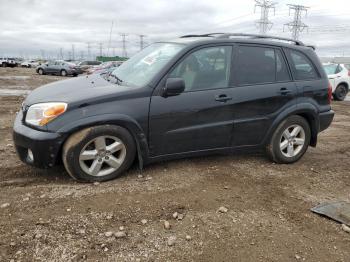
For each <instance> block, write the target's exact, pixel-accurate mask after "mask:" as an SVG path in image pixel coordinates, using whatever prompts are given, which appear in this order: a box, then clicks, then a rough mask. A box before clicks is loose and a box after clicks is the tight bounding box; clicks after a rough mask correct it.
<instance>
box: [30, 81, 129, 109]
mask: <svg viewBox="0 0 350 262" xmlns="http://www.w3.org/2000/svg"><path fill="white" fill-rule="evenodd" d="M131 89H134V88H132V87H126V86H120V85H116V84H112V83H110V82H108V81H107V80H105V79H104V78H102V77H101V76H100V75H98V74H96V75H89V76H81V77H75V78H72V79H68V80H63V81H57V82H53V83H50V84H47V85H44V86H41V87H39V88H37V89H35V90H34V91H33V92H31V93H30V94H29V95H28V96H27V98H26V99H25V101H24V104H25V105H27V106H30V105H33V104H37V103H46V102H65V103H68V104H75V103H79V102H84V103H86V102H89V100H95V99H96V98H98V97H106V96H107V97H110V96H114V95H118V94H121V93H124V92H126V91H129V90H131Z"/></svg>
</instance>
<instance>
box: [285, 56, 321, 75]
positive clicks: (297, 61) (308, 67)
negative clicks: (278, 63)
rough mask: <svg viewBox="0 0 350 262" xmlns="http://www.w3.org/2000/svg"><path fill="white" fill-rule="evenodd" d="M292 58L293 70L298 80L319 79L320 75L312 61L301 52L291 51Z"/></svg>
mask: <svg viewBox="0 0 350 262" xmlns="http://www.w3.org/2000/svg"><path fill="white" fill-rule="evenodd" d="M290 58H291V60H292V65H291V66H292V69H293V71H294V75H295V79H296V80H312V79H317V78H318V74H317V72H316V70H315V68H314V66H313V64H312V63H311V61H310V60H309V59H308V58H307V57H306V56H305V55H304V54H302V53H301V52H299V51H295V50H290Z"/></svg>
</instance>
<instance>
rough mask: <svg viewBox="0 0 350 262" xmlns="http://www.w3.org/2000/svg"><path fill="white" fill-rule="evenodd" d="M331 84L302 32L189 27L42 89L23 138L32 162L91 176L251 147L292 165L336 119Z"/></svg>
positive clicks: (30, 101) (20, 117) (28, 104)
mask: <svg viewBox="0 0 350 262" xmlns="http://www.w3.org/2000/svg"><path fill="white" fill-rule="evenodd" d="M232 54H235V56H233V55H232ZM331 91H332V90H331V87H330V85H329V80H328V78H327V75H326V73H325V71H324V69H323V68H322V64H321V63H320V62H319V58H318V57H317V55H316V53H315V51H314V50H313V49H312V48H310V47H308V46H305V45H304V44H303V43H302V42H300V41H296V40H292V39H285V38H279V37H272V36H256V35H246V34H207V35H198V36H195V35H189V36H183V37H181V38H178V39H175V40H173V41H171V42H170V41H167V42H158V43H154V44H152V45H150V46H148V47H146V48H144V49H143V50H141V51H140V52H138V53H137V54H136V55H134V56H133V57H132V58H130V59H129V60H128V61H126V62H125V63H123V64H122V65H121V66H120V67H118V68H116V69H115V70H114V71H113V72H112V73H111V74H109V75H100V74H94V75H90V76H87V77H79V78H76V79H70V80H67V81H58V82H55V83H51V84H48V85H46V86H43V87H41V88H37V89H35V90H34V91H32V92H31V93H30V94H29V95H28V97H27V98H26V99H25V101H24V102H23V104H22V107H21V109H20V111H19V112H18V114H17V117H16V120H15V124H14V128H13V130H14V135H13V138H14V144H15V146H16V150H17V153H18V155H19V158H20V159H21V160H22V161H23V162H25V163H27V164H29V165H34V166H37V167H42V168H49V167H52V166H54V165H56V164H57V163H61V162H62V161H61V160H63V163H64V166H65V167H66V170H67V172H68V173H69V174H70V175H71V176H72V177H73V178H74V179H76V180H81V181H106V180H110V179H113V178H116V177H118V176H120V175H122V174H123V173H124V172H125V171H126V170H128V169H129V167H130V166H131V165H132V163H134V161H135V160H137V161H138V163H139V165H140V167H142V166H143V165H144V164H149V163H152V162H156V161H162V160H166V159H174V158H180V157H182V158H184V157H191V156H200V155H203V154H213V153H216V154H217V153H221V154H230V153H231V152H233V151H235V150H239V151H240V150H242V149H246V150H254V151H255V150H261V151H265V152H266V153H267V155H268V156H269V157H270V159H271V160H272V161H274V162H276V163H284V164H290V163H294V162H296V161H298V160H299V159H300V158H301V157H302V156H303V155H304V153H305V152H306V151H307V149H308V147H309V146H313V147H315V146H316V144H317V137H318V134H319V132H321V131H323V130H325V129H326V128H328V127H329V125H330V124H331V122H332V120H333V117H334V112H333V111H332V110H331V96H332V92H331Z"/></svg>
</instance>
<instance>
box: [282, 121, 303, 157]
mask: <svg viewBox="0 0 350 262" xmlns="http://www.w3.org/2000/svg"><path fill="white" fill-rule="evenodd" d="M304 144H305V130H304V129H303V127H302V126H300V125H291V126H289V127H288V128H286V129H285V130H284V131H283V133H282V136H281V139H280V150H281V152H282V154H283V155H284V156H285V157H295V156H296V155H298V154H299V153H300V152H301V150H302V149H303V147H304Z"/></svg>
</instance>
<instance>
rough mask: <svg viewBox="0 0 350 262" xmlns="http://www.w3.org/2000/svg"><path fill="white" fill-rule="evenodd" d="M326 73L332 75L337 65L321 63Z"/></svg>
mask: <svg viewBox="0 0 350 262" xmlns="http://www.w3.org/2000/svg"><path fill="white" fill-rule="evenodd" d="M323 68H324V70H325V71H326V74H327V75H334V74H335V72H336V71H337V68H338V65H323Z"/></svg>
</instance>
